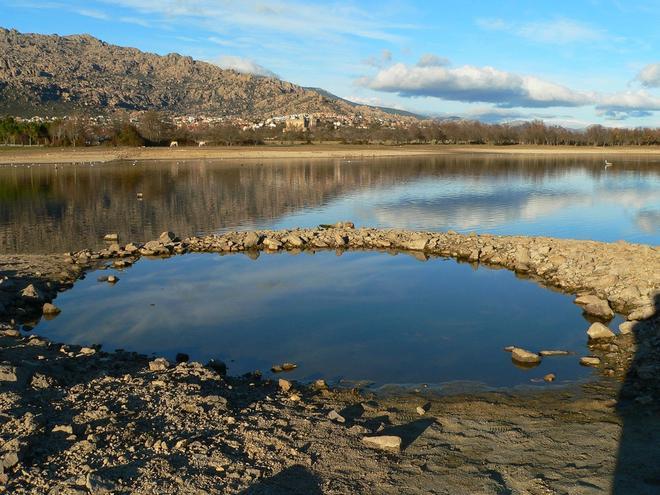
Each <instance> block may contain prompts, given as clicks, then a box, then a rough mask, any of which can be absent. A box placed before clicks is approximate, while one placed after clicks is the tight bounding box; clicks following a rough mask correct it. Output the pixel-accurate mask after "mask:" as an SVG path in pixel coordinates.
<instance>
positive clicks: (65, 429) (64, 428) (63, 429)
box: [52, 425, 73, 435]
mask: <svg viewBox="0 0 660 495" xmlns="http://www.w3.org/2000/svg"><path fill="white" fill-rule="evenodd" d="M52 432H53V433H58V432H59V433H66V434H67V435H73V426H71V425H55V426H54V427H53V429H52Z"/></svg>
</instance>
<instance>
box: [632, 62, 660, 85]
mask: <svg viewBox="0 0 660 495" xmlns="http://www.w3.org/2000/svg"><path fill="white" fill-rule="evenodd" d="M636 79H637V80H638V81H639V82H640V83H642V86H646V87H647V88H660V62H658V63H656V64H648V65H647V66H646V67H644V68H643V69H642V70H640V71H639V74H637V77H636Z"/></svg>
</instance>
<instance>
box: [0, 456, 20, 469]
mask: <svg viewBox="0 0 660 495" xmlns="http://www.w3.org/2000/svg"><path fill="white" fill-rule="evenodd" d="M16 464H18V454H17V453H16V452H7V453H6V454H5V455H4V456H3V458H2V467H3V468H4V469H11V468H13V467H14V466H15V465H16Z"/></svg>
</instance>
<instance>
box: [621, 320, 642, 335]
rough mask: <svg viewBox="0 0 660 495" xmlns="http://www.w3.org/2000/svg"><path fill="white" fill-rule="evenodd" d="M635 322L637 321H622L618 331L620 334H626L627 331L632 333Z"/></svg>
mask: <svg viewBox="0 0 660 495" xmlns="http://www.w3.org/2000/svg"><path fill="white" fill-rule="evenodd" d="M637 323H638V322H637V321H624V322H623V323H621V325H619V332H620V333H621V335H628V334H629V333H632V331H633V329H634V328H635V325H636V324H637Z"/></svg>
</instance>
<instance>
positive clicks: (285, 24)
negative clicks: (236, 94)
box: [0, 0, 660, 127]
mask: <svg viewBox="0 0 660 495" xmlns="http://www.w3.org/2000/svg"><path fill="white" fill-rule="evenodd" d="M0 6H1V7H2V12H3V14H2V20H1V21H0V25H2V26H3V27H6V28H15V29H18V30H19V31H23V32H38V33H57V34H63V35H64V34H75V33H89V34H91V35H93V36H96V37H98V38H101V39H103V40H104V41H107V42H109V43H114V44H118V45H123V46H133V47H137V48H139V49H142V50H145V51H151V52H156V53H159V54H166V53H169V52H178V53H181V54H185V55H191V56H192V57H194V58H197V59H202V60H206V61H210V62H213V63H216V64H218V65H220V66H223V67H231V68H236V69H238V70H241V71H246V72H253V73H260V74H265V75H270V74H275V75H277V76H279V77H281V78H283V79H285V80H288V81H291V82H294V83H297V84H301V85H303V86H314V87H322V88H324V89H326V90H328V91H331V92H332V93H335V94H337V95H339V96H343V97H346V98H349V99H352V100H354V101H359V102H364V103H372V104H378V105H386V106H392V107H396V108H402V109H406V110H411V111H416V112H421V113H425V114H434V115H438V116H442V115H458V116H465V117H472V118H480V119H482V120H488V121H499V120H516V119H523V118H524V119H526V118H535V117H536V118H542V119H544V120H546V121H548V122H551V123H559V124H563V125H569V126H572V127H581V126H584V125H587V124H590V123H602V124H605V125H610V126H615V125H616V126H627V127H633V126H660V29H659V28H658V26H660V1H658V0H635V1H625V0H573V1H562V0H555V1H534V2H532V1H516V0H501V1H498V2H492V1H464V2H458V1H452V2H449V1H435V2H429V1H406V0H393V1H388V0H381V1H373V0H363V1H360V2H346V1H335V2H323V1H316V2H302V1H281V0H270V1H261V0H242V1H233V0H86V1H80V0H68V1H58V0H52V1H51V0H46V1H36V0H0Z"/></svg>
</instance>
